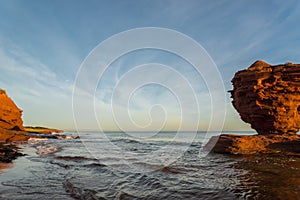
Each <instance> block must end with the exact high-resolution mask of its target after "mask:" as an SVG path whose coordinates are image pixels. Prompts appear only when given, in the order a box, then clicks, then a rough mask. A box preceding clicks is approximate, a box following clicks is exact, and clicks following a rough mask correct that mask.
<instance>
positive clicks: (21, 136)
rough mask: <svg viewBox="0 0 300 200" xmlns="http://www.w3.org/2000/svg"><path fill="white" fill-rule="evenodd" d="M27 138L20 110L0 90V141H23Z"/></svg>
mask: <svg viewBox="0 0 300 200" xmlns="http://www.w3.org/2000/svg"><path fill="white" fill-rule="evenodd" d="M28 138H29V136H28V135H27V133H26V132H25V130H24V127H23V120H22V110H21V109H19V108H18V107H17V106H16V104H15V103H14V102H13V101H12V100H11V99H10V98H9V97H8V96H7V94H6V92H5V91H4V90H2V89H0V141H5V142H8V141H24V140H27V139H28Z"/></svg>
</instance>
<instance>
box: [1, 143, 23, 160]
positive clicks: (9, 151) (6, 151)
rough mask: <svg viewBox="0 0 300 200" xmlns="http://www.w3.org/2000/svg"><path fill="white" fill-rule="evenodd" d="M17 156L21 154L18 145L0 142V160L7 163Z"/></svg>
mask: <svg viewBox="0 0 300 200" xmlns="http://www.w3.org/2000/svg"><path fill="white" fill-rule="evenodd" d="M18 156H23V154H22V153H19V152H18V147H16V146H15V145H12V144H4V143H0V162H5V163H9V162H11V161H12V160H14V159H16V158H17V157H18Z"/></svg>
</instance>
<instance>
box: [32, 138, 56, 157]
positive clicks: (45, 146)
mask: <svg viewBox="0 0 300 200" xmlns="http://www.w3.org/2000/svg"><path fill="white" fill-rule="evenodd" d="M28 144H29V145H31V146H33V147H34V148H35V149H36V150H37V151H36V154H38V155H40V156H47V155H51V154H55V153H57V152H59V151H61V150H62V148H61V147H60V146H58V145H57V144H54V143H52V142H50V141H49V140H48V139H46V138H30V139H29V140H28Z"/></svg>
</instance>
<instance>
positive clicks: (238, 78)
mask: <svg viewBox="0 0 300 200" xmlns="http://www.w3.org/2000/svg"><path fill="white" fill-rule="evenodd" d="M232 84H233V90H232V91H231V95H232V98H233V101H232V104H233V106H234V108H235V109H236V110H237V111H238V112H239V114H240V116H241V119H242V120H243V121H245V122H247V123H250V124H251V127H252V128H253V129H255V130H256V131H257V133H258V134H259V135H267V134H296V133H297V132H298V131H299V129H300V64H291V63H286V64H282V65H270V64H268V63H265V62H263V61H256V62H255V63H253V64H252V65H251V66H250V67H249V68H248V69H245V70H241V71H239V72H237V73H236V74H235V76H234V78H233V79H232Z"/></svg>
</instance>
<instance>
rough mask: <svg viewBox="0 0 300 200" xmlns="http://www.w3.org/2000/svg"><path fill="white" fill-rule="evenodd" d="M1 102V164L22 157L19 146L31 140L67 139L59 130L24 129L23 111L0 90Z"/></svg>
mask: <svg viewBox="0 0 300 200" xmlns="http://www.w3.org/2000/svg"><path fill="white" fill-rule="evenodd" d="M0 102H1V104H0V163H1V162H2V163H8V162H11V161H12V160H14V159H16V158H17V157H18V156H22V155H23V154H22V153H20V152H19V148H18V146H17V145H18V144H20V143H26V142H27V141H28V139H30V138H53V139H65V138H66V137H67V136H65V135H61V134H59V133H62V132H63V130H59V129H53V128H45V127H24V126H23V120H22V112H23V111H22V110H21V109H19V108H18V107H17V105H16V104H15V103H14V102H13V100H12V99H11V98H9V97H8V95H7V94H6V92H5V91H4V90H2V89H0ZM53 133H56V134H55V135H54V134H53Z"/></svg>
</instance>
